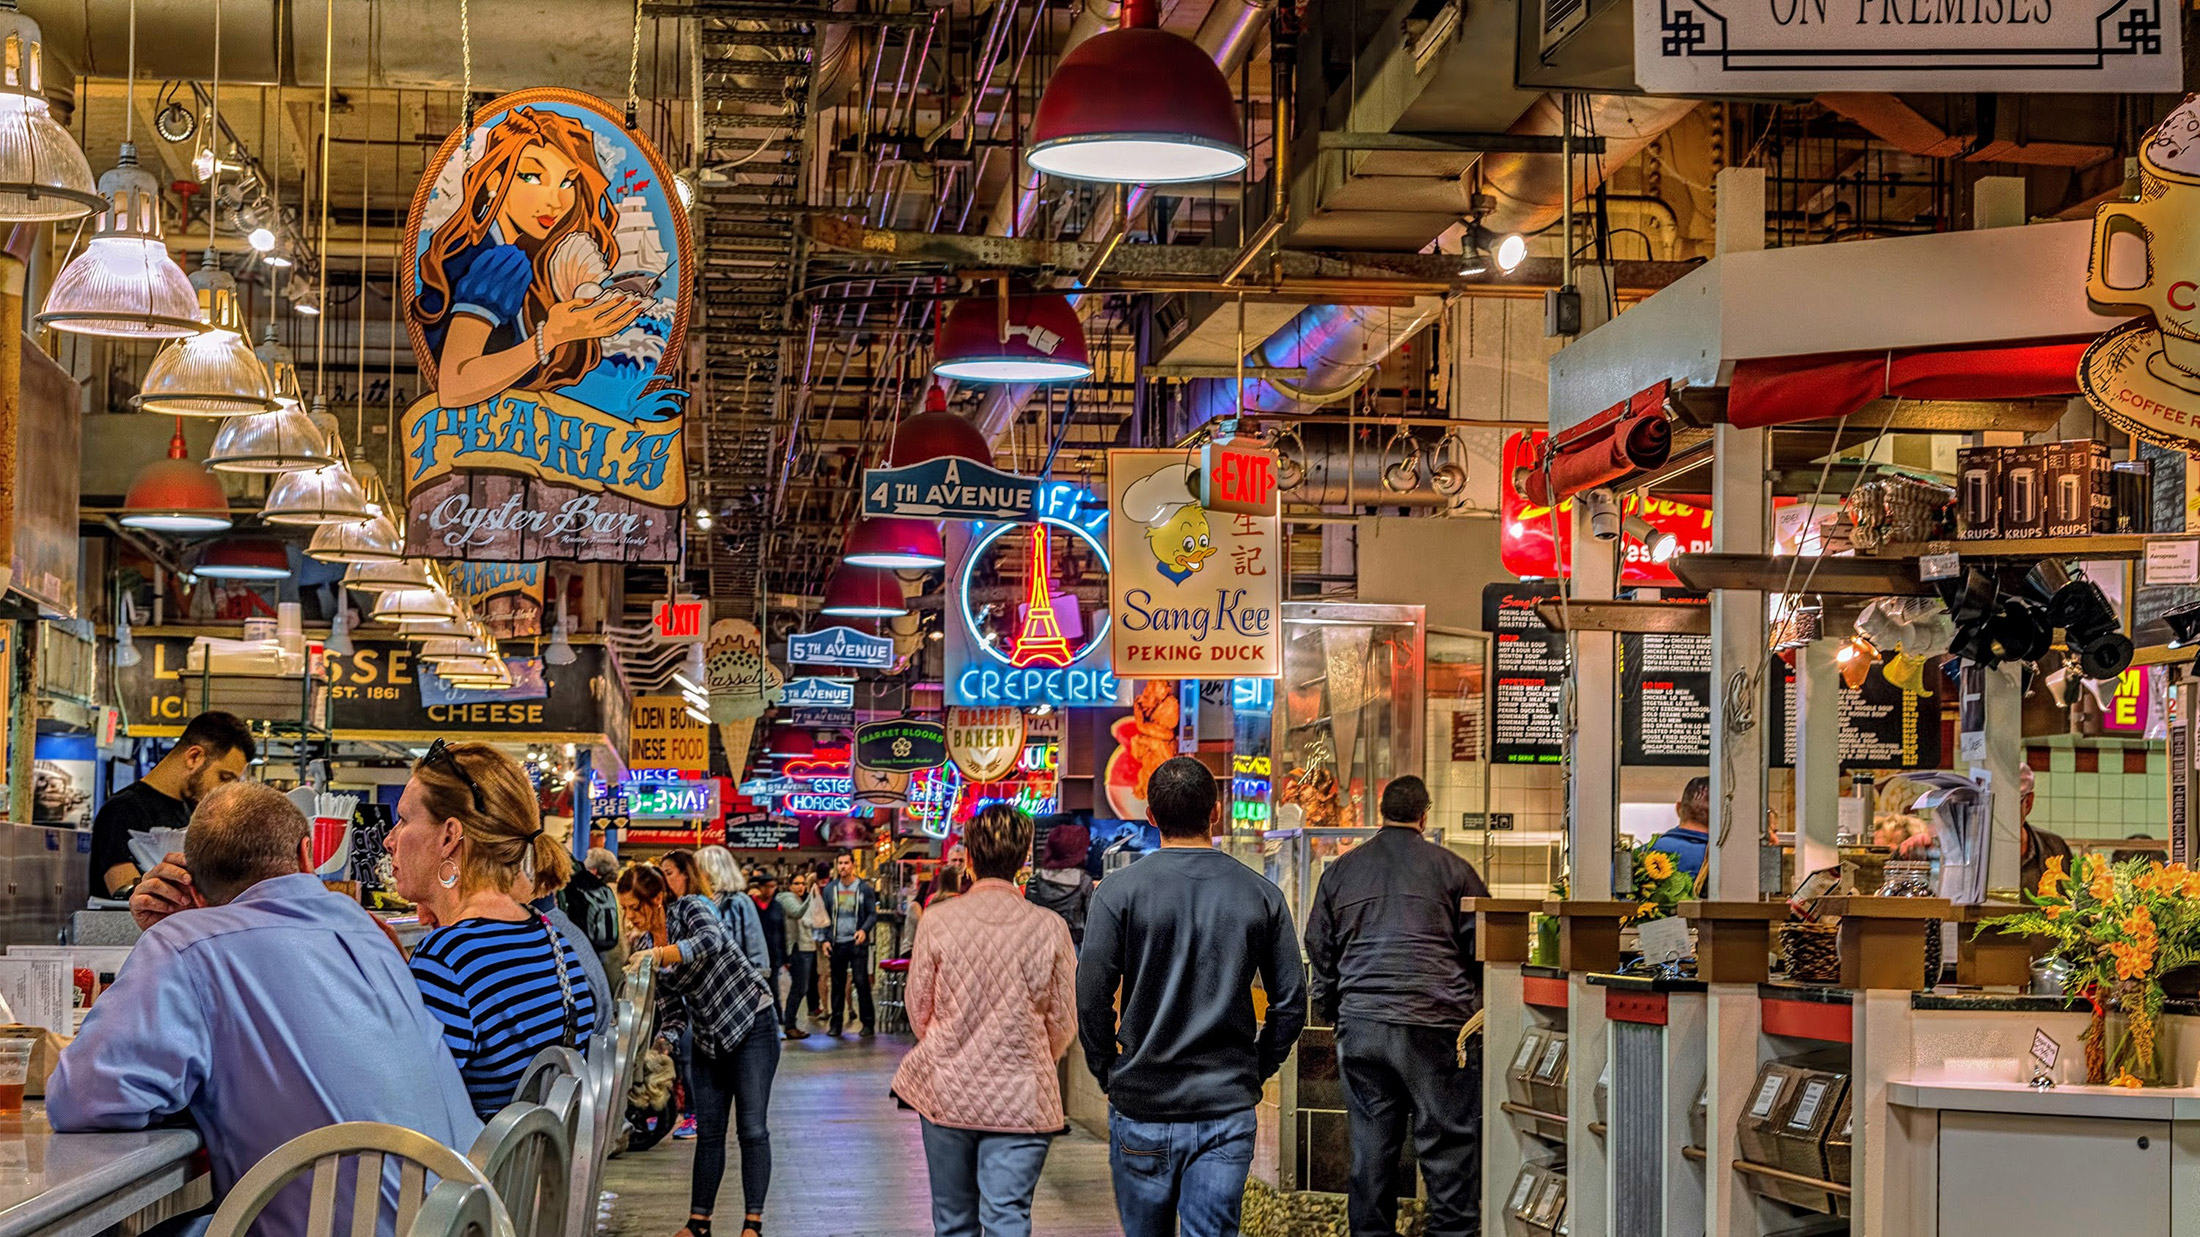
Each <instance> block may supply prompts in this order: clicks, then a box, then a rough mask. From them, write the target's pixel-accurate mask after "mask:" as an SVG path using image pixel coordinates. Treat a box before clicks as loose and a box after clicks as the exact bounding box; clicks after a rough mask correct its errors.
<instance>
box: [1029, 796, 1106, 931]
mask: <svg viewBox="0 0 2200 1237" xmlns="http://www.w3.org/2000/svg"><path fill="white" fill-rule="evenodd" d="M1055 819H1057V820H1060V819H1062V818H1061V817H1056V818H1055ZM1091 853H1092V831H1091V830H1090V829H1087V828H1085V827H1084V826H1083V825H1079V824H1074V823H1072V824H1063V825H1056V826H1054V828H1052V829H1049V830H1048V831H1047V840H1046V845H1045V846H1044V847H1043V848H1041V852H1040V855H1039V863H1038V866H1037V868H1036V870H1034V871H1033V872H1032V874H1031V883H1030V884H1029V885H1028V886H1027V887H1026V888H1025V891H1024V896H1026V897H1028V898H1030V899H1031V900H1032V902H1034V903H1036V904H1037V905H1040V906H1043V907H1045V908H1046V909H1048V910H1050V911H1053V912H1054V913H1055V914H1057V915H1060V916H1061V917H1062V921H1063V922H1064V923H1066V924H1068V925H1069V937H1070V941H1071V942H1072V943H1073V944H1075V945H1076V946H1077V947H1078V948H1080V949H1082V948H1084V944H1085V911H1086V909H1087V908H1088V907H1090V906H1091V905H1092V876H1091V875H1090V874H1089V873H1087V872H1086V871H1085V860H1086V858H1087V857H1088V856H1089V855H1090V854H1091Z"/></svg>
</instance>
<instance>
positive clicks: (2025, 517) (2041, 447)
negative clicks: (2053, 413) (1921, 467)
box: [1958, 443, 2047, 537]
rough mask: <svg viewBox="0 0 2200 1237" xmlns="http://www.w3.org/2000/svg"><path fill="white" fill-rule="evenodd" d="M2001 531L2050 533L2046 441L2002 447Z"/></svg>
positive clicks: (2017, 534)
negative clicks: (2048, 530)
mask: <svg viewBox="0 0 2200 1237" xmlns="http://www.w3.org/2000/svg"><path fill="white" fill-rule="evenodd" d="M1958 458H1959V459H1960V455H1959V457H1958ZM2001 535H2002V536H2004V537H2044V536H2046V535H2047V445H2046V444H2045V443H2036V444H2031V445H2027V446H2022V447H2003V448H2002V449H2001Z"/></svg>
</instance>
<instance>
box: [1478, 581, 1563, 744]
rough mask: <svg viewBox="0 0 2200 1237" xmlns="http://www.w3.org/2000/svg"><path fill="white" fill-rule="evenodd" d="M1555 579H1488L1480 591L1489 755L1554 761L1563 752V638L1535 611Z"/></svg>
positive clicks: (1554, 588)
mask: <svg viewBox="0 0 2200 1237" xmlns="http://www.w3.org/2000/svg"><path fill="white" fill-rule="evenodd" d="M1556 596H1558V585H1557V584H1556V583H1522V584H1491V585H1488V586H1486V587H1484V588H1483V590H1482V629H1483V630H1484V631H1487V632H1489V633H1490V639H1491V646H1492V649H1493V653H1492V656H1493V658H1494V660H1495V665H1494V666H1493V667H1492V672H1491V675H1490V760H1491V761H1492V762H1493V763H1496V764H1515V765H1534V764H1557V763H1559V761H1560V759H1561V758H1562V757H1563V756H1564V755H1565V751H1566V709H1565V693H1566V637H1565V635H1564V633H1562V632H1558V631H1554V630H1552V629H1551V627H1550V626H1549V625H1548V624H1546V623H1545V622H1544V621H1543V618H1542V616H1541V615H1539V614H1537V613H1536V612H1535V605H1536V603H1537V602H1539V601H1542V600H1543V599H1545V598H1547V597H1556Z"/></svg>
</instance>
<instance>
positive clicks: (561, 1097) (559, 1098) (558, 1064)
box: [512, 1047, 603, 1235]
mask: <svg viewBox="0 0 2200 1237" xmlns="http://www.w3.org/2000/svg"><path fill="white" fill-rule="evenodd" d="M512 1100H513V1102H514V1103H521V1102H528V1103H536V1104H540V1105H542V1106H543V1107H544V1108H547V1109H549V1110H550V1115H551V1116H553V1117H556V1118H557V1119H558V1121H559V1123H560V1124H562V1125H563V1126H565V1138H566V1154H567V1156H568V1157H569V1159H568V1162H567V1167H566V1174H567V1182H568V1184H569V1186H570V1187H571V1188H570V1189H568V1190H567V1191H566V1216H565V1231H566V1232H567V1233H570V1234H579V1235H585V1234H587V1233H591V1232H594V1231H595V1227H596V1186H597V1180H598V1177H599V1174H600V1172H601V1166H602V1164H603V1155H602V1149H601V1145H600V1141H599V1140H600V1133H599V1131H598V1128H597V1126H598V1122H597V1120H596V1090H595V1088H594V1086H593V1085H591V1083H590V1081H589V1077H588V1062H587V1061H585V1060H583V1059H582V1057H581V1054H579V1053H577V1052H575V1051H573V1050H572V1049H570V1048H563V1047H553V1048H545V1049H543V1050H542V1051H541V1052H539V1053H537V1054H536V1055H535V1059H534V1060H533V1061H530V1062H528V1064H527V1072H526V1073H524V1074H522V1075H520V1080H519V1090H518V1091H517V1092H515V1093H514V1094H513V1097H512Z"/></svg>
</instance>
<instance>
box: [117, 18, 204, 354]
mask: <svg viewBox="0 0 2200 1237" xmlns="http://www.w3.org/2000/svg"><path fill="white" fill-rule="evenodd" d="M134 71H135V70H133V72H134ZM221 140H222V2H221V0H214V97H213V100H212V101H211V102H209V103H208V104H207V109H206V148H207V149H208V150H209V151H212V152H213V155H214V172H213V175H211V176H209V177H207V178H206V251H207V252H208V253H212V252H214V234H215V233H216V232H219V231H221V230H222V207H221V200H222V148H221ZM208 312H209V313H211V312H212V305H211V304H209V306H208ZM216 325H219V324H218V323H217V324H216Z"/></svg>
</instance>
